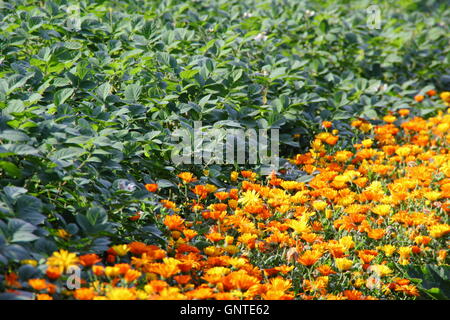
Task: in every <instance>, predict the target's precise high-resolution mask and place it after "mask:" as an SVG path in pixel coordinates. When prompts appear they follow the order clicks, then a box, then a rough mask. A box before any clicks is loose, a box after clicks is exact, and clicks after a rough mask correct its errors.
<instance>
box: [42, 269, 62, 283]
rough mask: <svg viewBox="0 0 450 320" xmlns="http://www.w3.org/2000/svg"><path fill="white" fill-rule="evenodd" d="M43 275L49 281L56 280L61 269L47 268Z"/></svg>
mask: <svg viewBox="0 0 450 320" xmlns="http://www.w3.org/2000/svg"><path fill="white" fill-rule="evenodd" d="M45 274H46V275H47V277H48V278H49V279H52V280H56V279H58V278H59V277H60V276H61V269H60V268H58V267H51V266H49V267H48V268H47V270H46V271H45Z"/></svg>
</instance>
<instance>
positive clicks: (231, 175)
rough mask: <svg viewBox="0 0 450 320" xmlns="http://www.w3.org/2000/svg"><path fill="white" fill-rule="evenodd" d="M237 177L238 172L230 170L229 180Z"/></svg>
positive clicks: (234, 179)
mask: <svg viewBox="0 0 450 320" xmlns="http://www.w3.org/2000/svg"><path fill="white" fill-rule="evenodd" d="M238 177H239V172H237V171H233V172H231V174H230V179H231V181H236V180H237V178H238Z"/></svg>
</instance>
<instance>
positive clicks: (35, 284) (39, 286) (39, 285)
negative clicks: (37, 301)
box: [28, 279, 48, 291]
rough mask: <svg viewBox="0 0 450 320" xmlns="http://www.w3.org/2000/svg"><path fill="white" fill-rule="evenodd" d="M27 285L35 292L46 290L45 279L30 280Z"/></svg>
mask: <svg viewBox="0 0 450 320" xmlns="http://www.w3.org/2000/svg"><path fill="white" fill-rule="evenodd" d="M28 284H29V285H30V286H31V287H32V288H33V289H34V290H36V291H41V290H45V289H47V287H48V285H47V281H45V279H30V280H28Z"/></svg>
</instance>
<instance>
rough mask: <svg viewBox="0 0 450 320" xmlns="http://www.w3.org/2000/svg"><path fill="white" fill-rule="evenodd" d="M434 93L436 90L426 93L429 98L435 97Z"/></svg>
mask: <svg viewBox="0 0 450 320" xmlns="http://www.w3.org/2000/svg"><path fill="white" fill-rule="evenodd" d="M436 93H437V92H436V90H433V89H431V90H428V91H427V95H428V96H430V97H432V96H435V95H436Z"/></svg>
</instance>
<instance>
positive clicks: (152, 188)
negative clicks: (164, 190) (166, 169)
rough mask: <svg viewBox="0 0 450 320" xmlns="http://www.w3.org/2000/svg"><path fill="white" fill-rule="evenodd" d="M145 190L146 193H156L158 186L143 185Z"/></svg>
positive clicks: (151, 184) (153, 184)
mask: <svg viewBox="0 0 450 320" xmlns="http://www.w3.org/2000/svg"><path fill="white" fill-rule="evenodd" d="M145 189H147V191H148V192H156V190H158V184H156V183H147V184H146V185H145Z"/></svg>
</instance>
